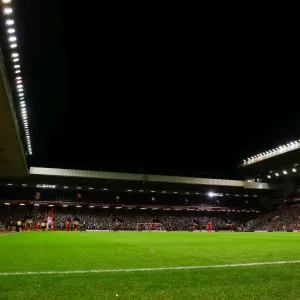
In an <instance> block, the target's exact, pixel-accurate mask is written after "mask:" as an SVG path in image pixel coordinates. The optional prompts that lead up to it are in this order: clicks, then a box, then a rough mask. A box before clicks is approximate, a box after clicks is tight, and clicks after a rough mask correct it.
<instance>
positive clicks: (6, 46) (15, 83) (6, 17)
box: [0, 0, 32, 155]
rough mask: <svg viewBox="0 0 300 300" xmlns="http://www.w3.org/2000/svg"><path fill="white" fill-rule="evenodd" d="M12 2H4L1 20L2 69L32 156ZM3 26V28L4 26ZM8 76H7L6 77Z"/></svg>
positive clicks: (28, 151)
mask: <svg viewBox="0 0 300 300" xmlns="http://www.w3.org/2000/svg"><path fill="white" fill-rule="evenodd" d="M11 2H12V1H11V0H2V5H1V8H2V14H3V15H2V16H1V18H0V23H1V24H0V25H1V26H0V28H3V30H1V32H0V33H1V36H4V43H2V44H1V47H2V51H5V57H6V58H8V59H6V60H5V61H4V59H3V56H2V57H1V63H2V68H4V65H6V67H7V71H8V73H7V74H9V75H10V76H9V77H10V78H9V79H10V80H7V84H6V85H7V87H8V86H9V89H8V90H7V92H8V93H9V96H10V97H15V98H16V99H15V100H16V101H15V102H16V103H17V105H18V109H19V110H20V111H19V115H20V117H21V120H22V130H24V134H25V140H26V146H27V154H29V155H31V154H32V145H31V137H30V132H29V126H28V114H27V106H26V95H25V91H24V89H25V87H24V76H23V73H22V61H21V57H20V53H19V43H20V42H19V40H18V30H17V28H16V20H15V14H14V8H13V6H12V3H11ZM0 15H1V13H0ZM2 25H3V26H2ZM7 74H5V76H6V77H8V76H7Z"/></svg>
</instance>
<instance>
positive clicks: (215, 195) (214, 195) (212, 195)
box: [206, 192, 223, 198]
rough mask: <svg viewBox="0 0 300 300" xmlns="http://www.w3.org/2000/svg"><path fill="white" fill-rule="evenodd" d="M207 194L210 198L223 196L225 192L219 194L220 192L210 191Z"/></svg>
mask: <svg viewBox="0 0 300 300" xmlns="http://www.w3.org/2000/svg"><path fill="white" fill-rule="evenodd" d="M206 195H207V196H208V197H210V198H212V197H217V196H223V194H218V193H213V192H208V193H207V194H206Z"/></svg>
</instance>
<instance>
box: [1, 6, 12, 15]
mask: <svg viewBox="0 0 300 300" xmlns="http://www.w3.org/2000/svg"><path fill="white" fill-rule="evenodd" d="M12 12H13V10H12V8H10V7H5V8H4V9H3V13H4V14H5V15H10V14H12Z"/></svg>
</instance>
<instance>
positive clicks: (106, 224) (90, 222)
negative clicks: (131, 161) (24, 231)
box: [0, 209, 241, 231]
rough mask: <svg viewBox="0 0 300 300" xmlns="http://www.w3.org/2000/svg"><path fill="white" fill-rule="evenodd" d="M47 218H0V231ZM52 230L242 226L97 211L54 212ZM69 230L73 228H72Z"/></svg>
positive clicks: (39, 214) (169, 214) (195, 217)
mask: <svg viewBox="0 0 300 300" xmlns="http://www.w3.org/2000/svg"><path fill="white" fill-rule="evenodd" d="M47 216H48V212H47V211H40V210H39V209H36V210H34V211H31V212H27V213H26V214H24V215H22V216H21V215H13V216H12V215H7V216H1V215H0V229H1V228H2V230H3V229H8V227H11V226H14V225H15V224H16V222H17V221H18V220H21V221H22V222H23V223H27V225H28V228H34V225H35V224H36V223H38V222H46V219H47ZM53 219H54V223H55V229H57V230H64V229H65V225H66V222H67V221H69V222H70V223H71V225H72V223H73V221H74V223H77V222H78V226H76V228H82V227H83V225H84V228H85V229H87V230H129V231H133V230H141V229H144V227H143V226H141V227H138V224H151V223H158V224H160V226H157V227H156V229H158V230H168V231H188V230H194V229H199V230H201V229H205V227H206V225H207V224H208V222H211V223H212V224H213V228H214V229H219V230H222V229H228V228H229V227H228V226H233V227H237V226H240V225H241V221H238V220H229V217H228V216H227V217H225V215H224V217H221V216H212V215H211V216H204V215H201V214H199V213H187V212H186V213H183V212H180V213H179V212H174V211H155V212H149V211H143V210H132V211H122V212H121V211H118V212H116V211H114V212H112V211H98V212H94V211H93V212H71V211H55V212H54V214H53ZM71 228H72V227H71Z"/></svg>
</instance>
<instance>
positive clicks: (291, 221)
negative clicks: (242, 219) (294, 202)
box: [254, 207, 300, 231]
mask: <svg viewBox="0 0 300 300" xmlns="http://www.w3.org/2000/svg"><path fill="white" fill-rule="evenodd" d="M299 229H300V207H296V208H295V207H294V208H290V207H285V208H283V209H281V210H278V214H276V215H275V216H274V215H273V216H271V217H270V218H267V219H266V220H265V221H264V222H262V223H260V224H258V225H257V226H255V227H254V230H261V231H293V230H299Z"/></svg>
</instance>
